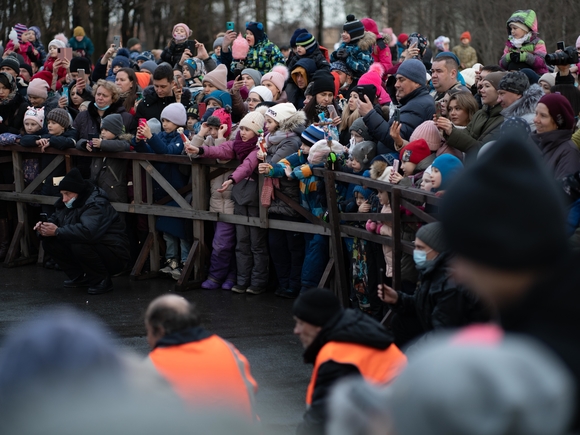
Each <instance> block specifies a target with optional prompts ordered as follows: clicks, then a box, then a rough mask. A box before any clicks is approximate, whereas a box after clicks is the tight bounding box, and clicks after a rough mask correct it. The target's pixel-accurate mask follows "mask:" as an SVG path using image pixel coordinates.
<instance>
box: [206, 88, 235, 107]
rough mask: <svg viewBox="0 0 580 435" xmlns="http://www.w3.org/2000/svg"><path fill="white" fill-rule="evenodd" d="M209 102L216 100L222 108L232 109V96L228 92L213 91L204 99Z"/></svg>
mask: <svg viewBox="0 0 580 435" xmlns="http://www.w3.org/2000/svg"><path fill="white" fill-rule="evenodd" d="M209 100H215V101H217V102H218V103H219V105H220V106H221V107H224V108H225V107H227V106H230V107H232V96H231V95H230V93H229V92H226V91H213V92H212V93H210V94H209V95H206V96H205V97H204V99H203V101H204V102H205V103H207V102H208V101H209Z"/></svg>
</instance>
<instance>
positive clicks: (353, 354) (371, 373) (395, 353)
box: [306, 341, 407, 405]
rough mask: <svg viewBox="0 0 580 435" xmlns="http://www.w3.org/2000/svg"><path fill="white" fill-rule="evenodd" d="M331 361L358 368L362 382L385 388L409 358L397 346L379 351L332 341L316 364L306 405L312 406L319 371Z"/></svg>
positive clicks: (318, 356) (327, 344) (322, 350)
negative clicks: (381, 385)
mask: <svg viewBox="0 0 580 435" xmlns="http://www.w3.org/2000/svg"><path fill="white" fill-rule="evenodd" d="M328 361H334V362H337V363H339V364H351V365H353V366H355V367H356V368H358V370H359V372H360V374H361V375H362V377H363V379H364V380H365V381H366V382H369V383H371V384H386V383H388V382H390V381H392V380H393V379H394V378H395V377H396V376H397V375H399V374H400V373H401V372H402V371H403V369H404V368H405V366H406V365H407V357H406V356H405V355H404V354H403V352H401V351H400V350H399V348H398V347H397V346H395V345H394V344H391V345H390V346H389V347H387V348H386V349H385V350H380V349H375V348H373V347H369V346H363V345H360V344H353V343H341V342H338V341H330V342H328V343H326V344H325V345H324V346H323V347H322V349H320V352H318V355H317V357H316V361H315V362H314V370H312V378H311V379H310V384H309V385H308V390H307V392H306V404H307V405H311V404H312V395H313V394H314V387H315V385H316V378H317V377H318V369H319V368H320V366H321V365H322V364H324V363H325V362H328Z"/></svg>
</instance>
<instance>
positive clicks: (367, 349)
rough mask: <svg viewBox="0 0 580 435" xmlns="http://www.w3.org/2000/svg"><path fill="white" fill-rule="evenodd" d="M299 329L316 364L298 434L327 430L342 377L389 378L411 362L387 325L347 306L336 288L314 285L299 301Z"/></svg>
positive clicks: (378, 381)
mask: <svg viewBox="0 0 580 435" xmlns="http://www.w3.org/2000/svg"><path fill="white" fill-rule="evenodd" d="M293 314H294V320H295V321H296V326H295V327H294V334H296V335H298V336H299V337H300V341H301V342H302V345H303V346H304V348H305V349H306V350H305V351H304V361H305V362H306V363H312V364H314V369H313V370H312V378H311V380H310V385H309V386H308V391H307V393H306V405H307V406H308V410H307V411H306V413H305V414H304V421H303V422H302V424H301V425H300V426H299V427H298V430H297V433H298V434H323V433H324V429H325V425H326V419H327V401H328V397H329V394H330V389H331V388H332V386H333V385H334V384H335V382H336V381H338V380H339V379H343V378H345V377H349V376H361V377H362V378H363V379H364V380H366V381H368V382H371V383H373V384H386V383H388V382H390V381H391V380H392V379H393V378H394V377H395V376H397V375H398V374H399V373H400V372H401V371H402V370H403V368H404V367H405V365H406V364H407V358H406V357H405V355H403V353H402V352H401V351H400V350H399V348H398V347H397V346H395V345H394V344H393V339H392V337H391V336H390V335H389V333H388V332H387V330H386V329H385V328H384V327H383V326H382V325H381V324H380V323H379V322H377V321H376V320H374V319H373V318H371V317H370V316H367V315H365V314H363V313H362V312H361V311H360V310H353V309H347V310H343V309H342V308H341V306H340V302H339V300H338V299H337V297H336V296H334V294H333V293H331V292H330V291H329V290H326V289H311V290H309V291H307V292H306V293H303V294H301V295H300V296H299V297H298V299H296V301H295V302H294V309H293Z"/></svg>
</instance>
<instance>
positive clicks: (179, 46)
mask: <svg viewBox="0 0 580 435" xmlns="http://www.w3.org/2000/svg"><path fill="white" fill-rule="evenodd" d="M171 35H172V38H171V40H170V41H169V44H168V45H167V47H165V49H164V50H163V52H162V53H161V60H162V61H163V62H167V63H168V64H169V65H171V66H173V65H175V64H176V63H179V62H180V61H181V56H182V55H183V52H184V51H185V50H186V49H189V50H190V51H191V48H190V46H191V45H195V44H192V41H189V40H188V38H189V37H190V36H191V30H190V29H189V27H188V26H187V24H184V23H177V24H176V25H175V26H173V31H172V32H171Z"/></svg>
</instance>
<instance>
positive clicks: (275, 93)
mask: <svg viewBox="0 0 580 435" xmlns="http://www.w3.org/2000/svg"><path fill="white" fill-rule="evenodd" d="M262 84H263V85H264V86H266V87H267V88H268V89H270V92H272V95H273V96H274V99H273V100H272V101H276V100H277V99H278V98H280V90H279V89H278V88H277V87H276V85H275V84H274V82H271V81H270V80H264V81H263V82H262Z"/></svg>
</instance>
